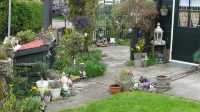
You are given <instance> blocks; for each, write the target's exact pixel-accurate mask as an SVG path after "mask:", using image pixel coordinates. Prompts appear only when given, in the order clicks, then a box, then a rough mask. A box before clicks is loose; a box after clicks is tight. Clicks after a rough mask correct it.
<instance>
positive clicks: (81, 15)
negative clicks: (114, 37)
mask: <svg viewBox="0 0 200 112" xmlns="http://www.w3.org/2000/svg"><path fill="white" fill-rule="evenodd" d="M68 4H69V8H70V10H69V14H68V18H69V20H70V21H71V22H72V23H73V25H74V26H75V28H76V30H77V31H79V32H80V33H82V34H85V33H87V34H88V35H87V36H85V37H84V51H88V46H89V44H90V42H91V40H92V36H93V31H94V30H95V26H96V25H95V20H96V8H97V4H98V0H68Z"/></svg>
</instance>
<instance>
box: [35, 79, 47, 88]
mask: <svg viewBox="0 0 200 112" xmlns="http://www.w3.org/2000/svg"><path fill="white" fill-rule="evenodd" d="M36 86H37V87H38V88H42V89H48V86H49V82H48V81H45V80H39V81H37V82H36Z"/></svg>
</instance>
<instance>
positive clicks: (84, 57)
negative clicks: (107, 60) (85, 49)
mask: <svg viewBox="0 0 200 112" xmlns="http://www.w3.org/2000/svg"><path fill="white" fill-rule="evenodd" d="M76 61H77V64H76V65H71V66H70V65H68V66H67V67H66V68H65V70H64V71H65V73H66V74H70V75H79V70H80V69H79V64H80V63H85V71H86V74H87V76H88V77H96V76H101V75H103V74H104V72H105V70H106V67H105V65H104V64H102V63H100V61H101V51H100V50H93V51H90V52H89V53H80V54H78V55H77V58H76Z"/></svg>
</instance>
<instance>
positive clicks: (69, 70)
mask: <svg viewBox="0 0 200 112" xmlns="http://www.w3.org/2000/svg"><path fill="white" fill-rule="evenodd" d="M64 72H65V73H66V74H68V75H77V76H78V75H79V74H80V73H79V66H78V65H74V66H73V65H72V66H67V67H65V69H64Z"/></svg>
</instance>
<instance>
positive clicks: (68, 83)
mask: <svg viewBox="0 0 200 112" xmlns="http://www.w3.org/2000/svg"><path fill="white" fill-rule="evenodd" d="M61 82H62V88H63V90H64V91H68V93H69V94H70V89H71V87H72V84H73V83H72V80H71V79H70V78H69V77H67V76H62V78H61Z"/></svg>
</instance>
